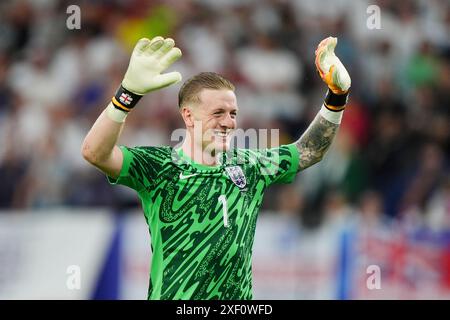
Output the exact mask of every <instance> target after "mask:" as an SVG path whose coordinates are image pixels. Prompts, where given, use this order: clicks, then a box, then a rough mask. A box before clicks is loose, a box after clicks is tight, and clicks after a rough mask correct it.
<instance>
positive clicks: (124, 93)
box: [111, 85, 142, 112]
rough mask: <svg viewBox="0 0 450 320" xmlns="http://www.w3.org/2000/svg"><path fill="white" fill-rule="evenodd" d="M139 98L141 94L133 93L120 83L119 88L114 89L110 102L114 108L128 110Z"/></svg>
mask: <svg viewBox="0 0 450 320" xmlns="http://www.w3.org/2000/svg"><path fill="white" fill-rule="evenodd" d="M141 98H142V96H141V95H138V94H135V93H133V92H131V91H129V90H127V89H125V88H124V87H123V86H122V85H120V87H119V89H117V91H116V94H115V95H114V96H113V97H112V99H111V102H112V104H113V105H114V107H115V108H116V109H119V110H121V111H125V112H130V111H131V109H133V108H134V107H135V106H136V104H137V103H138V102H139V100H140V99H141Z"/></svg>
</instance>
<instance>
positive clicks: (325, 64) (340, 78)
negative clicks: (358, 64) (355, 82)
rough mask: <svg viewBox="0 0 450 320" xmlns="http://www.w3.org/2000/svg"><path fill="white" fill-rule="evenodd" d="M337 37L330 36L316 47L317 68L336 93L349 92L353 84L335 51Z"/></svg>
mask: <svg viewBox="0 0 450 320" xmlns="http://www.w3.org/2000/svg"><path fill="white" fill-rule="evenodd" d="M336 45H337V38H334V37H328V38H326V39H324V40H322V41H321V42H320V43H319V45H318V46H317V49H316V60H315V63H316V68H317V71H318V72H319V75H320V77H321V78H322V80H323V81H324V82H325V83H326V84H327V85H328V88H330V90H331V91H333V93H335V94H339V95H340V94H344V93H346V92H348V90H349V89H350V86H351V79H350V75H349V74H348V72H347V70H346V69H345V67H344V65H343V64H342V62H341V61H340V60H339V58H338V57H337V56H336V54H335V53H334V48H335V47H336Z"/></svg>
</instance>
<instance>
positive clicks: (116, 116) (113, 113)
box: [106, 102, 128, 123]
mask: <svg viewBox="0 0 450 320" xmlns="http://www.w3.org/2000/svg"><path fill="white" fill-rule="evenodd" d="M106 116H107V117H108V118H110V119H111V120H112V121H115V122H118V123H124V122H125V119H126V118H127V116H128V112H125V111H122V110H119V109H117V108H116V107H114V105H113V104H112V102H110V103H109V104H108V106H107V107H106Z"/></svg>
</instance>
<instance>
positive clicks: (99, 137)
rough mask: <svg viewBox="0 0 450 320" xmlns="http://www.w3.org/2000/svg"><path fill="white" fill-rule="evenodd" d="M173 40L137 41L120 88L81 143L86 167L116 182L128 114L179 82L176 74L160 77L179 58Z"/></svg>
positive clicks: (178, 52) (178, 50)
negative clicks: (119, 143) (120, 141)
mask: <svg viewBox="0 0 450 320" xmlns="http://www.w3.org/2000/svg"><path fill="white" fill-rule="evenodd" d="M174 46H175V42H174V41H173V39H170V38H167V39H164V38H162V37H155V38H153V39H152V40H149V39H147V38H143V39H140V40H139V41H138V43H137V44H136V46H135V47H134V50H133V53H132V55H131V59H130V64H129V65H128V69H127V72H126V73H125V76H124V79H123V81H122V83H121V86H120V87H119V89H118V90H117V92H116V94H115V96H114V97H113V98H112V100H111V102H110V103H109V104H108V106H107V107H106V109H105V110H104V111H103V112H102V113H101V115H100V116H99V117H98V119H97V121H95V123H94V125H93V126H92V128H91V130H90V131H89V132H88V134H87V135H86V138H85V139H84V142H83V145H82V148H81V150H82V151H81V152H82V155H83V157H84V159H86V160H87V161H88V162H89V163H91V164H92V165H94V166H96V167H97V168H98V169H100V170H101V171H103V172H104V173H105V174H107V175H109V176H111V177H113V178H117V177H118V176H119V174H120V170H121V168H122V162H123V155H122V152H121V150H120V149H119V147H117V145H116V144H117V141H118V139H119V137H120V133H121V132H122V129H123V127H124V123H125V119H126V117H127V115H128V113H129V112H130V111H131V110H132V109H133V107H134V106H135V105H136V104H137V103H138V101H139V100H140V99H141V98H142V96H143V95H145V94H147V93H149V92H151V91H154V90H157V89H160V88H163V87H167V86H169V85H171V84H173V83H176V82H178V81H180V80H181V75H180V73H178V72H170V73H166V74H161V72H163V71H164V70H165V69H167V68H168V67H169V66H170V65H171V64H172V63H174V62H175V61H176V60H177V59H179V58H180V57H181V51H180V49H178V48H176V47H174Z"/></svg>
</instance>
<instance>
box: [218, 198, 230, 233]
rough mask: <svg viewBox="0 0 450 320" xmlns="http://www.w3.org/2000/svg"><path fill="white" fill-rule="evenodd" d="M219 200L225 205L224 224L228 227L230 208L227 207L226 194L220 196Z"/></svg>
mask: <svg viewBox="0 0 450 320" xmlns="http://www.w3.org/2000/svg"><path fill="white" fill-rule="evenodd" d="M219 201H220V202H222V206H223V225H224V226H225V228H228V226H229V224H228V208H227V197H226V196H225V195H224V194H221V195H220V196H219Z"/></svg>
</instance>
